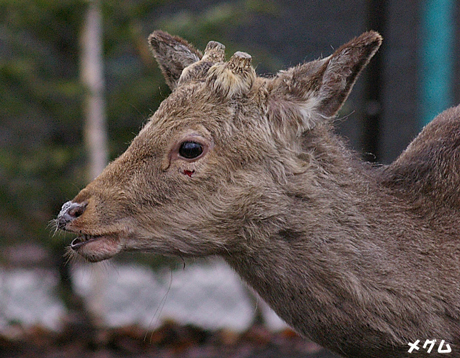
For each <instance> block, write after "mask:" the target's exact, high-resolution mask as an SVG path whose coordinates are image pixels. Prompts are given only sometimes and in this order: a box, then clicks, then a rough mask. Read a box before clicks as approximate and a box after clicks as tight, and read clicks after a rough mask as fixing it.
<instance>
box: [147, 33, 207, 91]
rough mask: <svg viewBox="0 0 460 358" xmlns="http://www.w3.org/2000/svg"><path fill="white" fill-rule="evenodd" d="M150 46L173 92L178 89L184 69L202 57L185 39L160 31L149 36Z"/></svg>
mask: <svg viewBox="0 0 460 358" xmlns="http://www.w3.org/2000/svg"><path fill="white" fill-rule="evenodd" d="M149 44H150V49H151V51H152V52H153V55H154V56H155V58H156V60H157V62H158V65H159V66H160V68H161V72H163V76H164V77H165V80H166V83H167V84H168V86H169V87H170V88H171V90H173V89H174V88H176V86H177V82H178V81H179V78H180V76H181V74H182V71H183V69H184V68H185V67H187V66H189V65H191V64H192V63H195V62H197V61H199V60H200V59H201V57H202V54H201V52H200V51H198V50H197V49H195V48H194V47H193V46H192V45H190V44H189V43H188V42H187V41H185V40H184V39H182V38H180V37H178V36H172V35H170V34H168V33H166V32H164V31H160V30H157V31H155V32H153V33H152V34H151V35H150V36H149Z"/></svg>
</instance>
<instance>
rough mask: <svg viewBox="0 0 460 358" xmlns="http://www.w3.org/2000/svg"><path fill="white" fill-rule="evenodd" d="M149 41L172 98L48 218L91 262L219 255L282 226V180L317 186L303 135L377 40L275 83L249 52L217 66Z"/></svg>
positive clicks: (158, 36)
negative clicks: (142, 254)
mask: <svg viewBox="0 0 460 358" xmlns="http://www.w3.org/2000/svg"><path fill="white" fill-rule="evenodd" d="M149 43H150V46H151V50H152V51H153V54H154V56H155V58H156V59H157V61H158V63H159V65H160V68H161V70H162V72H163V74H164V76H165V79H166V82H167V83H168V85H169V86H170V88H171V90H172V93H171V95H170V96H169V97H168V98H167V99H165V100H164V101H163V102H162V103H161V105H160V107H159V108H158V110H157V111H156V113H155V114H154V115H153V116H152V118H151V119H150V120H149V121H148V123H147V124H146V125H145V126H144V128H143V129H142V130H141V131H140V133H139V134H138V135H137V137H136V138H135V139H134V140H133V141H132V143H131V145H130V146H129V147H128V149H127V150H126V152H125V153H123V154H122V155H121V156H120V157H119V158H118V159H116V160H115V161H113V162H112V163H110V164H109V165H108V166H107V168H106V169H105V170H104V171H103V172H102V174H100V175H99V176H98V177H97V178H96V179H95V180H94V181H92V182H91V183H90V184H88V186H87V187H86V188H84V189H83V190H81V192H80V193H79V194H78V195H77V196H76V197H75V198H74V199H73V200H72V201H70V202H67V203H66V204H64V206H63V207H62V210H61V212H60V213H59V216H58V219H57V224H58V227H59V228H60V229H63V230H67V231H70V232H73V233H75V234H77V238H76V239H75V240H73V242H72V244H71V246H70V247H71V249H72V250H73V251H74V252H76V253H78V254H80V255H81V256H83V257H85V258H86V259H88V260H89V261H99V260H104V259H108V258H110V257H112V256H114V255H115V254H117V253H119V252H121V251H124V250H148V251H153V252H155V253H159V254H172V255H181V256H188V255H193V256H203V255H212V254H218V255H219V254H222V255H225V254H228V253H232V252H240V251H244V250H246V249H248V247H250V246H251V242H248V237H251V236H253V235H255V233H256V232H257V231H259V230H263V231H267V232H269V231H270V230H274V229H276V228H277V227H278V226H280V225H282V224H283V223H284V222H285V221H287V220H288V219H289V218H288V217H287V213H289V212H290V210H291V209H290V208H289V207H288V205H290V204H289V202H288V201H287V200H286V198H285V193H286V190H287V189H286V188H287V187H288V186H290V185H292V183H291V179H292V178H295V177H296V176H298V175H299V174H303V178H304V180H307V181H308V180H312V181H314V180H315V175H314V174H313V169H312V157H311V156H312V155H313V154H312V153H305V152H304V150H303V149H302V146H303V145H304V141H305V135H306V134H308V133H311V132H313V131H315V130H319V131H320V130H321V128H323V127H324V126H327V125H328V123H329V122H330V121H331V119H332V118H334V116H335V115H336V113H337V111H338V110H339V109H340V107H341V106H342V104H343V103H344V101H345V100H346V98H347V96H348V94H349V93H350V91H351V89H352V87H353V84H354V83H355V81H356V79H357V77H358V75H359V73H360V72H361V70H362V69H363V68H364V67H365V66H366V64H367V63H368V61H369V59H370V58H371V57H372V56H373V55H374V53H375V52H376V51H377V49H378V47H379V46H380V44H381V37H380V35H379V34H377V33H375V32H367V33H364V34H362V35H361V36H359V37H357V38H355V39H354V40H352V41H350V42H349V43H347V44H345V45H343V46H342V47H340V48H339V49H338V50H337V51H335V52H334V53H333V54H332V55H331V56H329V57H327V58H324V59H320V60H316V61H312V62H308V63H304V64H302V65H299V66H296V67H293V68H290V69H288V70H286V71H281V72H279V73H278V74H277V75H276V76H274V77H273V78H263V77H258V76H257V75H256V74H255V71H254V69H253V68H252V66H251V56H250V55H248V54H247V53H243V52H236V53H235V54H234V55H233V56H231V58H230V59H229V60H228V61H225V53H224V46H223V45H222V44H220V43H218V42H213V41H211V42H209V44H208V45H207V47H206V49H205V52H204V55H202V54H201V53H200V52H199V51H198V50H196V49H195V48H194V47H192V46H191V45H190V44H188V43H187V42H186V41H185V40H183V39H181V38H178V37H173V36H171V35H169V34H167V33H165V32H162V31H156V32H154V33H153V34H152V35H151V36H150V37H149ZM262 224H263V225H262Z"/></svg>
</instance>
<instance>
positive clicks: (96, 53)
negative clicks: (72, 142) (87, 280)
mask: <svg viewBox="0 0 460 358" xmlns="http://www.w3.org/2000/svg"><path fill="white" fill-rule="evenodd" d="M103 67H104V66H103V51H102V16H101V9H100V1H99V0H90V1H89V4H88V9H87V12H86V15H85V21H84V24H83V29H82V33H81V82H82V84H83V86H84V89H85V102H84V114H85V124H84V141H85V146H86V150H87V154H88V159H89V161H88V163H89V167H88V180H89V181H91V180H93V179H94V178H95V177H97V176H98V175H99V174H100V173H101V172H102V170H103V169H104V168H105V166H106V165H107V162H108V145H107V128H106V127H107V125H106V113H105V99H104V86H105V83H104V69H103ZM91 271H92V274H93V275H92V279H93V280H92V281H93V282H92V283H93V284H92V290H91V291H92V292H91V295H90V297H89V302H88V309H89V310H90V312H91V313H92V315H93V317H94V318H95V323H96V324H97V325H99V323H100V322H101V318H102V316H103V312H104V302H103V294H104V287H105V278H104V272H103V270H102V268H101V267H100V266H99V265H95V266H94V267H92V268H91Z"/></svg>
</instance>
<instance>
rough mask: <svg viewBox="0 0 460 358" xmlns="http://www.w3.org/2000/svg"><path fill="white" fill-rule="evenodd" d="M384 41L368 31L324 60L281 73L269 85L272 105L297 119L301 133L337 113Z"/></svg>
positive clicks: (276, 109)
mask: <svg viewBox="0 0 460 358" xmlns="http://www.w3.org/2000/svg"><path fill="white" fill-rule="evenodd" d="M381 43H382V37H381V36H380V35H379V34H378V33H377V32H373V31H369V32H366V33H364V34H362V35H361V36H359V37H357V38H355V39H353V40H351V41H350V42H348V43H346V44H345V45H343V46H341V47H340V48H339V49H338V50H337V51H335V52H334V53H333V54H332V55H331V56H329V57H327V58H325V59H322V60H317V61H312V62H308V63H305V64H302V65H299V66H297V67H294V68H291V69H289V70H287V71H282V72H280V73H279V74H278V76H277V77H275V78H274V79H273V80H272V83H271V85H270V86H272V91H271V92H272V96H271V98H270V100H269V108H270V107H271V109H272V110H274V114H275V115H277V116H278V117H279V116H281V117H284V118H289V116H290V118H292V117H294V118H298V119H299V125H300V128H299V130H300V131H301V132H303V131H305V130H308V129H311V128H313V127H314V126H315V123H316V122H317V121H320V120H321V119H324V118H331V117H333V116H335V115H336V114H337V112H338V111H339V109H340V107H342V105H343V103H344V102H345V100H346V99H347V97H348V95H349V93H350V91H351V89H352V87H353V85H354V84H355V82H356V80H357V78H358V75H359V74H360V73H361V70H362V69H363V68H364V67H365V66H366V65H367V63H368V62H369V60H370V59H371V58H372V56H374V54H375V52H376V51H377V50H378V48H379V47H380V45H381ZM286 111H287V112H288V113H286Z"/></svg>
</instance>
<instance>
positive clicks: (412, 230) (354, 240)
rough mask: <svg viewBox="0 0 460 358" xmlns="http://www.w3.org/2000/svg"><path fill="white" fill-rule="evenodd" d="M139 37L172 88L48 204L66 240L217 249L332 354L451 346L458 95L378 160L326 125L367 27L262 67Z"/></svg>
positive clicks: (210, 252)
mask: <svg viewBox="0 0 460 358" xmlns="http://www.w3.org/2000/svg"><path fill="white" fill-rule="evenodd" d="M148 42H149V46H150V49H151V51H152V52H153V55H154V57H155V58H156V60H157V62H158V64H159V67H160V69H161V70H162V73H163V75H164V77H165V80H166V83H167V84H168V85H169V87H170V89H171V94H170V95H169V96H168V97H167V98H166V99H164V100H163V102H162V103H161V104H160V106H159V107H158V109H157V110H156V112H155V113H154V114H153V115H152V117H151V118H150V119H149V120H148V121H147V123H146V124H145V125H144V126H143V128H142V129H141V130H140V132H139V133H138V135H137V136H136V137H135V138H134V139H133V141H132V142H131V143H130V145H129V146H128V148H127V149H126V151H125V152H124V153H123V154H121V155H120V156H119V157H118V158H117V159H115V160H114V161H113V162H111V163H110V164H109V165H108V166H107V167H106V168H105V170H104V171H103V172H102V173H101V174H100V175H99V176H98V177H96V178H95V179H94V180H93V181H92V182H90V183H89V184H88V185H87V186H86V187H85V188H84V189H82V190H81V191H80V192H79V193H78V194H77V196H76V197H75V198H74V199H73V200H71V201H68V202H67V203H65V204H64V205H63V206H62V209H61V211H60V213H59V214H58V217H57V219H56V225H57V227H58V229H60V230H64V231H68V232H71V233H74V234H75V235H76V238H74V239H73V241H72V242H71V244H70V249H69V250H70V251H71V252H72V253H73V254H74V255H77V256H82V257H83V258H85V259H86V260H88V261H90V262H97V261H101V260H106V259H109V258H111V257H113V256H115V255H117V254H118V253H120V252H124V251H135V250H138V251H145V252H153V253H155V254H159V255H173V256H179V257H204V256H220V257H222V258H223V259H224V260H225V261H226V262H227V263H228V264H229V265H230V266H231V267H232V268H233V269H234V270H235V271H236V273H237V274H239V276H240V277H241V278H242V279H243V281H245V282H246V283H247V284H248V285H249V286H250V287H252V288H253V289H254V290H255V291H256V292H257V293H258V294H259V295H260V297H262V298H263V299H264V300H265V301H266V302H267V303H268V304H269V305H270V306H271V307H272V308H273V310H274V311H275V312H276V313H277V314H278V315H279V316H280V317H281V318H282V319H283V320H285V321H286V323H287V324H288V325H290V326H291V327H292V328H293V329H294V330H295V331H297V332H298V333H299V334H300V335H301V336H303V337H305V338H306V339H310V340H312V341H314V342H316V343H318V344H320V345H322V346H323V347H325V348H327V349H329V350H330V351H332V352H334V353H336V354H338V355H340V356H342V357H349V358H351V357H353V358H359V357H372V358H389V357H393V358H395V357H396V358H399V357H412V356H418V357H428V356H429V357H436V356H443V357H444V356H449V357H460V189H459V188H460V107H454V108H451V109H448V110H446V111H445V112H443V113H441V114H440V115H439V116H437V117H436V118H435V119H434V120H433V121H432V122H431V123H430V124H428V125H427V126H426V127H425V128H424V129H423V130H422V131H421V133H420V134H419V135H418V136H417V137H416V138H415V139H414V140H413V142H412V143H411V144H410V145H409V146H408V147H407V149H406V150H405V151H404V152H403V153H402V154H401V155H400V156H399V157H398V158H397V159H396V160H395V161H394V162H393V163H391V164H388V165H383V164H381V165H376V164H372V163H368V162H365V161H363V160H362V159H360V157H359V155H358V154H356V153H355V151H354V150H352V149H350V148H349V146H348V144H347V143H346V141H345V139H343V138H342V137H341V136H340V135H338V134H337V133H336V132H335V129H334V122H335V119H336V118H337V114H338V111H339V110H340V109H341V107H342V105H343V103H344V102H345V100H346V99H347V97H348V95H349V93H350V91H351V90H352V88H353V85H354V84H355V82H356V80H357V78H358V76H359V74H360V73H361V72H362V70H363V69H364V68H365V67H366V65H367V64H368V62H369V61H370V59H371V58H372V57H373V56H374V54H375V53H376V51H377V50H378V48H379V47H380V45H381V43H382V37H381V36H380V34H379V33H377V32H374V31H368V32H365V33H363V34H362V35H360V36H358V37H356V38H354V39H352V40H351V41H349V42H348V43H346V44H344V45H342V46H341V47H339V48H338V49H337V50H335V51H334V52H333V53H332V55H330V56H328V57H325V58H320V59H317V60H313V61H310V62H305V63H302V64H299V65H297V66H294V67H291V68H288V69H287V70H281V71H280V72H278V73H277V74H275V75H272V76H258V75H257V74H256V73H255V70H254V68H253V66H252V58H251V56H250V55H249V54H247V53H245V52H240V51H238V52H235V53H234V54H233V55H232V56H231V58H230V59H229V60H226V55H225V46H224V45H222V44H221V43H219V42H215V41H210V42H209V43H208V44H207V46H206V49H205V51H204V54H203V53H202V52H200V51H199V50H198V49H196V48H195V47H194V46H193V45H191V44H190V43H188V42H187V41H186V40H184V39H182V38H180V37H177V36H172V35H170V34H168V33H166V32H163V31H160V30H157V31H155V32H153V33H152V34H151V35H150V37H149V39H148ZM431 343H433V345H434V347H433V345H432V344H431ZM446 353H448V354H446Z"/></svg>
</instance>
